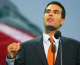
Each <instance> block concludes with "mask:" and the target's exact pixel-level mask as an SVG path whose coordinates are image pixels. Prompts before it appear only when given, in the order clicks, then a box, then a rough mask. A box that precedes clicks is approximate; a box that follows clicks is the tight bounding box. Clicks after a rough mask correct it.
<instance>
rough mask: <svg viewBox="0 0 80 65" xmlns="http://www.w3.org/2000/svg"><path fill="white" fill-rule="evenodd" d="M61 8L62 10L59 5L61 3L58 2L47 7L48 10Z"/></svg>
mask: <svg viewBox="0 0 80 65" xmlns="http://www.w3.org/2000/svg"><path fill="white" fill-rule="evenodd" d="M49 9H50V10H51V9H52V10H61V11H62V8H61V7H60V6H59V5H56V4H51V5H49V6H48V7H47V8H46V10H49Z"/></svg>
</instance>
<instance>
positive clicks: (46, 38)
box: [43, 32, 59, 43]
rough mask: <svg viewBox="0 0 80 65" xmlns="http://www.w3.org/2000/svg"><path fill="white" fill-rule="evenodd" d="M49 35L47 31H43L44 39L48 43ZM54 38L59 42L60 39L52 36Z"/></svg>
mask: <svg viewBox="0 0 80 65" xmlns="http://www.w3.org/2000/svg"><path fill="white" fill-rule="evenodd" d="M49 37H50V36H49V35H47V34H46V33H44V32H43V40H44V41H45V42H46V43H47V41H49ZM52 37H53V39H54V42H55V43H59V39H56V38H55V37H54V36H52Z"/></svg>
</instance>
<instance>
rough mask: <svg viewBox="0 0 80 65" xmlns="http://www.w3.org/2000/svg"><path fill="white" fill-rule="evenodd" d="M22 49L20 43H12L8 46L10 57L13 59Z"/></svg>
mask: <svg viewBox="0 0 80 65" xmlns="http://www.w3.org/2000/svg"><path fill="white" fill-rule="evenodd" d="M19 49H20V43H11V44H10V45H9V46H8V47H7V50H8V58H9V59H12V58H14V57H15V56H16V54H17V51H18V50H19Z"/></svg>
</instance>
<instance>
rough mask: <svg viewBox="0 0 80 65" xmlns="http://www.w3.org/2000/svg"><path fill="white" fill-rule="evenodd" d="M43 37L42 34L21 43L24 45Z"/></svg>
mask: <svg viewBox="0 0 80 65" xmlns="http://www.w3.org/2000/svg"><path fill="white" fill-rule="evenodd" d="M41 38H42V35H41V36H39V37H37V38H33V39H31V40H27V41H25V42H23V43H21V45H24V44H34V43H35V42H37V41H39V40H40V39H41Z"/></svg>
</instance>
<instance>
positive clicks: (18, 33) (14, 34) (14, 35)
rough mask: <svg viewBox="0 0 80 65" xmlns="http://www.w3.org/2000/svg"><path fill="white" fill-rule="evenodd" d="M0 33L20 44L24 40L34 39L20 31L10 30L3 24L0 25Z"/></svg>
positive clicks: (10, 28)
mask: <svg viewBox="0 0 80 65" xmlns="http://www.w3.org/2000/svg"><path fill="white" fill-rule="evenodd" d="M0 31H1V32H2V33H4V34H6V35H8V36H10V37H12V38H14V39H16V40H17V41H20V42H24V41H26V40H30V39H32V38H34V37H32V36H30V35H28V34H27V33H24V32H22V31H20V30H17V29H16V28H12V27H10V26H8V25H5V24H3V23H0Z"/></svg>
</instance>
